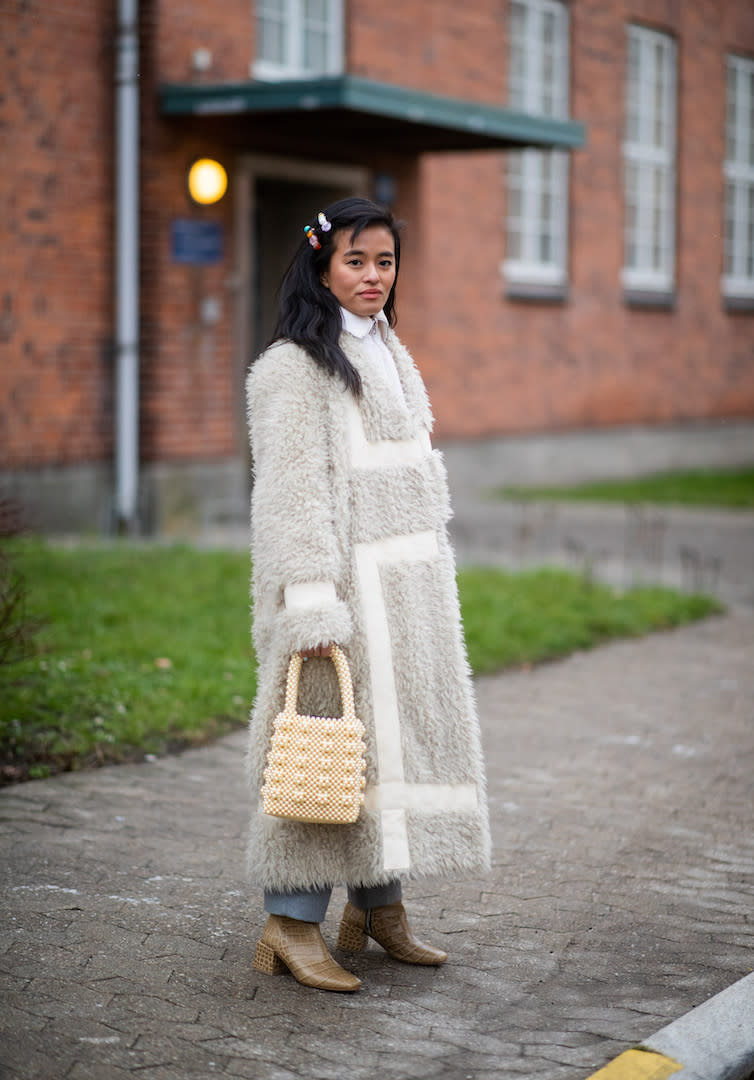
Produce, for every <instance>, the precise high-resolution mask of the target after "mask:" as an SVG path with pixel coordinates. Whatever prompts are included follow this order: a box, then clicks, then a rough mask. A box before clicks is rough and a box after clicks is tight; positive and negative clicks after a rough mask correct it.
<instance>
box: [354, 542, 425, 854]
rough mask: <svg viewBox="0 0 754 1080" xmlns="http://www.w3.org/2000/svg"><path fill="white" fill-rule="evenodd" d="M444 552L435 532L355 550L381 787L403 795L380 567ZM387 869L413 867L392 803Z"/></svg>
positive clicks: (400, 814)
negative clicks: (386, 786) (392, 786)
mask: <svg viewBox="0 0 754 1080" xmlns="http://www.w3.org/2000/svg"><path fill="white" fill-rule="evenodd" d="M439 554H440V549H439V546H438V543H437V535H436V533H435V532H434V531H432V530H428V531H426V532H419V533H411V534H408V535H405V536H389V537H386V538H385V539H384V540H378V541H376V542H374V543H371V544H357V545H356V572H357V574H358V579H359V589H360V593H361V608H362V617H363V619H364V626H365V629H366V637H367V650H368V653H369V676H370V682H371V688H372V708H373V710H374V733H375V743H376V749H377V773H378V776H379V783H380V786H382V785H385V784H391V785H397V787H396V788H395V789H394V790H395V791H398V790H399V789H400V790H403V789H404V788H405V787H406V785H405V776H404V771H403V751H402V747H401V724H400V714H399V711H398V694H397V690H396V686H395V672H394V670H393V656H392V645H391V641H390V626H389V623H388V618H387V611H386V608H385V598H384V596H383V592H382V583H381V581H380V566H381V565H383V566H384V565H385V564H395V563H400V562H421V561H425V560H428V559H435V558H437V557H438V556H439ZM381 821H382V841H383V858H384V862H383V869H385V870H393V871H398V870H408V869H409V865H410V859H409V850H408V833H407V828H406V814H405V805H403V806H401V805H400V804H399V805H398V806H396V805H395V803H394V802H393V803H392V804H391V805H390V806H389V807H385V808H384V809H382V810H381Z"/></svg>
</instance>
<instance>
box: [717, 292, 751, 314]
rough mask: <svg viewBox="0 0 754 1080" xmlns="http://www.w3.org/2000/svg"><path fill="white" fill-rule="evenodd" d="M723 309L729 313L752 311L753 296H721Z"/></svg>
mask: <svg viewBox="0 0 754 1080" xmlns="http://www.w3.org/2000/svg"><path fill="white" fill-rule="evenodd" d="M723 311H727V312H728V313H729V314H735V313H737V312H738V313H741V314H746V312H752V311H754V296H723Z"/></svg>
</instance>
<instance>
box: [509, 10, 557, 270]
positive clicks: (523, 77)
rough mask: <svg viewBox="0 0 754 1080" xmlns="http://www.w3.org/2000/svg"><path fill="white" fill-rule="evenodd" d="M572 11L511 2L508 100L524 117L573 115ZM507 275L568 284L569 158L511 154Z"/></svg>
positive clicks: (540, 153) (552, 154)
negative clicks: (570, 86) (570, 70)
mask: <svg viewBox="0 0 754 1080" xmlns="http://www.w3.org/2000/svg"><path fill="white" fill-rule="evenodd" d="M568 83H569V77H568V10H567V8H566V5H565V4H564V3H560V2H559V0H512V2H511V6H510V68H509V80H508V90H509V94H508V100H509V105H510V107H511V108H512V109H515V110H517V111H519V112H526V113H535V114H537V115H540V116H552V117H555V118H557V119H566V118H567V117H568ZM507 182H508V214H507V221H506V252H505V260H504V262H503V267H502V269H503V275H504V276H505V278H506V279H507V280H508V281H509V282H511V283H516V282H519V283H522V284H527V285H528V284H531V285H556V286H560V285H564V284H565V283H566V279H567V273H568V270H567V266H568V154H567V153H565V152H564V151H562V150H515V151H510V152H509V153H508V154H507Z"/></svg>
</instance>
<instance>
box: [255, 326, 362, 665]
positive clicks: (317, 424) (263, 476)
mask: <svg viewBox="0 0 754 1080" xmlns="http://www.w3.org/2000/svg"><path fill="white" fill-rule="evenodd" d="M328 379H329V376H328V375H326V374H325V373H324V372H320V371H319V369H317V368H316V367H315V365H314V363H313V362H312V361H311V359H310V358H309V357H308V356H307V355H306V354H305V353H304V352H303V350H301V349H298V348H296V347H294V346H289V345H285V346H277V347H273V348H272V349H270V350H268V351H267V352H266V353H265V354H264V355H263V356H261V357H260V358H259V359H258V360H257V361H256V363H255V364H254V366H253V367H252V370H251V373H250V375H249V377H248V380H247V404H248V417H249V435H250V440H251V450H252V458H253V467H254V488H253V492H252V510H251V533H252V554H253V567H254V569H253V573H254V604H255V615H254V618H255V639H257V638H264V639H265V640H270V639H271V640H274V641H275V642H276V643H277V644H278V645H279V646H280V647H281V648H282V649H283V651H285V652H294V651H296V650H298V649H308V648H314V647H315V646H317V645H320V644H326V643H328V642H330V641H335V642H338V643H340V644H347V643H348V640H349V638H350V636H351V615H350V612H349V609H348V607H347V605H346V604H345V603H344V601H343V600H341V599H340V597H339V588H340V586H341V583H342V576H343V558H342V552H341V550H340V547H339V544H338V538H337V530H336V527H335V524H336V522H335V515H336V506H335V498H334V493H333V488H332V480H331V477H332V460H331V458H332V455H331V439H332V432H331V422H330V412H329V405H328V402H329V393H328V391H329V383H328V382H327V380H328ZM260 621H261V622H262V623H264V625H263V626H257V623H258V622H260Z"/></svg>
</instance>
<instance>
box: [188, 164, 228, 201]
mask: <svg viewBox="0 0 754 1080" xmlns="http://www.w3.org/2000/svg"><path fill="white" fill-rule="evenodd" d="M188 189H189V195H190V196H191V198H192V199H193V200H194V202H196V203H200V204H201V205H202V206H211V205H212V203H216V202H219V201H220V199H222V197H223V195H224V194H225V192H226V191H227V190H228V174H227V172H226V171H225V169H224V168H223V166H222V165H221V164H220V162H219V161H214V160H213V159H212V158H199V160H198V161H195V162H194V164H193V165H192V166H191V168H190V169H189V172H188Z"/></svg>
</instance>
